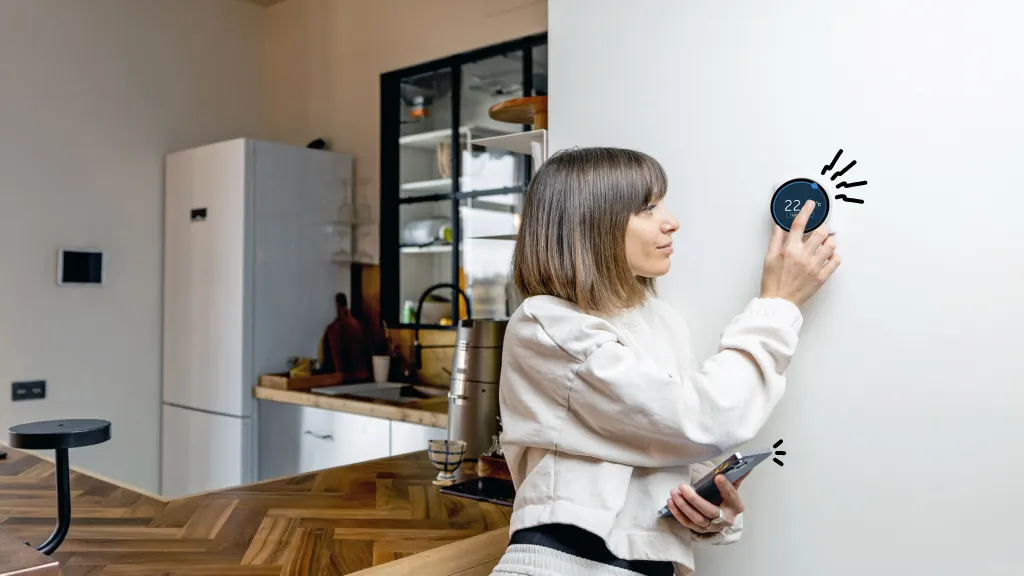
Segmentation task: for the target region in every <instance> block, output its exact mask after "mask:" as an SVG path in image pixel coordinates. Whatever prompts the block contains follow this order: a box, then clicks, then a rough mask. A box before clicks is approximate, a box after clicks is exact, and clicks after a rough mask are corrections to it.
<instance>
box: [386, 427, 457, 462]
mask: <svg viewBox="0 0 1024 576" xmlns="http://www.w3.org/2000/svg"><path fill="white" fill-rule="evenodd" d="M447 436H448V431H447V430H445V429H444V428H432V427H430V426H421V425H419V424H409V423H408V422H392V423H391V455H392V456H397V455H398V454H408V453H409V452H419V451H420V450H426V449H427V444H428V443H429V442H430V441H431V440H444V439H445V438H447Z"/></svg>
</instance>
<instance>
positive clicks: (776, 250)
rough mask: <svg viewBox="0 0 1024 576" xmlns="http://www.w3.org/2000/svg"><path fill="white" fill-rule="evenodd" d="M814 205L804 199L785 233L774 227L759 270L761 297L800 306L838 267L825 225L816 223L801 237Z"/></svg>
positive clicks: (833, 240)
mask: <svg viewBox="0 0 1024 576" xmlns="http://www.w3.org/2000/svg"><path fill="white" fill-rule="evenodd" d="M814 207H815V203H814V202H812V201H807V202H804V207H803V209H802V210H800V213H799V214H797V217H796V218H795V219H794V220H793V226H792V228H790V231H789V233H788V234H787V233H786V232H785V231H783V230H782V228H780V227H779V226H778V225H776V226H775V230H774V232H773V233H772V239H771V242H770V243H769V244H768V253H767V254H766V255H765V258H764V269H763V271H762V272H761V297H762V298H784V299H786V300H789V301H790V302H792V303H794V304H796V305H797V306H800V305H801V304H803V303H804V302H806V301H808V300H810V298H811V296H814V294H815V293H817V292H818V290H819V289H820V288H821V287H822V286H823V285H824V284H825V282H826V281H827V280H828V279H829V277H831V276H832V274H833V273H834V272H835V271H836V268H838V267H839V254H837V253H836V239H835V236H829V235H828V227H827V226H825V225H824V224H823V225H821V226H819V227H818V228H817V229H815V230H814V232H811V234H810V235H809V236H808V237H807V240H804V239H803V236H804V229H805V228H806V226H807V221H808V219H810V217H811V212H813V211H814Z"/></svg>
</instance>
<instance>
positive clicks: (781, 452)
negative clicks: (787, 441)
mask: <svg viewBox="0 0 1024 576" xmlns="http://www.w3.org/2000/svg"><path fill="white" fill-rule="evenodd" d="M781 445H782V438H779V441H778V442H776V443H775V444H772V448H778V447H779V446H781ZM775 455H776V456H785V455H786V451H785V450H776V451H775ZM772 461H773V462H775V463H776V464H778V465H779V466H782V465H783V464H782V460H779V459H778V458H772Z"/></svg>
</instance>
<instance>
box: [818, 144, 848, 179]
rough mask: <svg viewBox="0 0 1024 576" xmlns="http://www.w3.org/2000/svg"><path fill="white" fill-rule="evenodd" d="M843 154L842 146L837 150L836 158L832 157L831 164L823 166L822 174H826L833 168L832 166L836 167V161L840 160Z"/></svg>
mask: <svg viewBox="0 0 1024 576" xmlns="http://www.w3.org/2000/svg"><path fill="white" fill-rule="evenodd" d="M842 154H843V149H842V148H840V149H839V152H836V156H835V158H833V159H832V162H831V163H829V164H825V166H823V167H822V169H821V175H822V176H824V175H825V172H828V171H829V170H831V169H832V168H834V167H835V165H836V162H838V161H839V157H840V156H842Z"/></svg>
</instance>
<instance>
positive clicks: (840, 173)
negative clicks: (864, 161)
mask: <svg viewBox="0 0 1024 576" xmlns="http://www.w3.org/2000/svg"><path fill="white" fill-rule="evenodd" d="M856 165H857V161H856V160H854V161H852V162H850V163H849V164H847V165H846V168H843V169H842V170H840V171H839V172H836V173H835V174H833V175H832V178H830V180H835V179H836V178H838V177H840V176H842V175H843V174H846V171H847V170H849V169H850V168H853V167H854V166H856Z"/></svg>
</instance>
